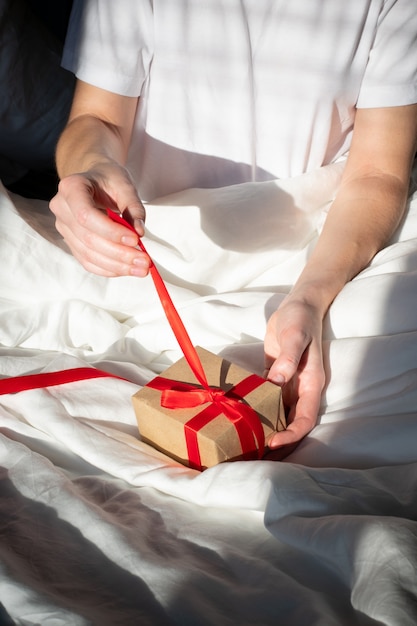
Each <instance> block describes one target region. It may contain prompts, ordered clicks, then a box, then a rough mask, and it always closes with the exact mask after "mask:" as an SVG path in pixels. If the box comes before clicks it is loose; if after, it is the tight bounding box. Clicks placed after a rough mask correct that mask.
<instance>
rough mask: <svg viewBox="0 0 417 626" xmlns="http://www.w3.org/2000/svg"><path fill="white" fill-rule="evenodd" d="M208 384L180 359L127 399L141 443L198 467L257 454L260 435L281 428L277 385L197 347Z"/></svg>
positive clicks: (282, 419)
mask: <svg viewBox="0 0 417 626" xmlns="http://www.w3.org/2000/svg"><path fill="white" fill-rule="evenodd" d="M196 351H197V354H198V356H199V358H200V360H201V364H202V366H203V368H204V372H205V375H206V378H207V383H208V386H209V388H203V387H202V385H201V384H200V383H199V382H198V381H197V379H196V377H195V375H194V374H193V371H192V370H191V368H190V366H189V363H188V362H187V360H186V359H185V358H182V359H180V360H179V361H177V362H176V363H174V364H173V365H171V366H170V367H169V368H168V369H167V370H165V371H164V372H163V373H162V374H161V376H157V377H156V378H154V379H153V380H151V381H150V382H149V383H148V384H147V385H146V386H145V387H143V388H142V389H140V390H139V391H138V392H137V393H136V394H135V395H134V396H133V398H132V401H133V406H134V409H135V414H136V418H137V422H138V426H139V431H140V434H141V438H142V440H143V441H146V442H147V443H149V444H151V445H152V446H154V447H155V448H157V449H158V450H160V451H162V452H164V453H165V454H167V455H168V456H170V457H172V458H174V459H176V460H177V461H180V462H181V463H183V464H184V465H188V466H190V467H193V468H195V469H199V470H203V469H206V468H208V467H211V466H213V465H217V464H218V463H222V462H224V461H234V460H242V459H245V460H250V459H258V458H262V456H263V454H264V443H265V438H266V437H268V436H269V435H270V434H272V433H273V432H274V431H278V430H283V429H284V428H285V414H284V408H283V404H282V397H281V389H280V388H279V387H278V386H277V385H274V384H273V383H271V382H269V381H267V380H265V379H264V378H261V377H260V376H257V375H256V374H251V373H250V372H247V371H246V370H244V369H243V368H241V367H239V366H237V365H235V364H233V363H231V362H229V361H227V360H226V359H223V358H222V357H220V356H217V355H215V354H213V353H211V352H209V351H207V350H204V349H203V348H199V347H197V348H196Z"/></svg>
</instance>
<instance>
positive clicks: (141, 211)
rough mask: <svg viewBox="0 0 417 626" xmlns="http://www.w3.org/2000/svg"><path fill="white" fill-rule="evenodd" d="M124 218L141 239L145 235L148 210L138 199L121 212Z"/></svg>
mask: <svg viewBox="0 0 417 626" xmlns="http://www.w3.org/2000/svg"><path fill="white" fill-rule="evenodd" d="M121 214H122V216H123V218H124V219H125V220H126V221H127V222H128V223H129V224H131V226H133V228H134V229H135V231H136V232H137V233H138V235H139V237H143V235H144V234H145V219H146V210H145V207H144V206H143V204H142V202H141V201H140V200H139V198H138V197H136V198H135V199H132V201H130V202H128V203H127V205H126V207H125V208H124V209H122V210H121Z"/></svg>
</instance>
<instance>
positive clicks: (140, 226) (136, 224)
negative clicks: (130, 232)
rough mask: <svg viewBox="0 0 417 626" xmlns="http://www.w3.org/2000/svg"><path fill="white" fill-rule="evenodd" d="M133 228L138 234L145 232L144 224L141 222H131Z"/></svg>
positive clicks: (137, 220) (136, 220)
mask: <svg viewBox="0 0 417 626" xmlns="http://www.w3.org/2000/svg"><path fill="white" fill-rule="evenodd" d="M133 227H134V229H135V230H137V231H138V232H140V233H144V232H145V222H144V221H143V220H140V219H135V220H134V221H133Z"/></svg>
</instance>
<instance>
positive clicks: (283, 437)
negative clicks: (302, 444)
mask: <svg viewBox="0 0 417 626" xmlns="http://www.w3.org/2000/svg"><path fill="white" fill-rule="evenodd" d="M320 398H321V391H320V389H318V388H317V389H314V390H311V391H308V392H307V391H306V392H304V393H303V394H302V395H300V397H299V399H298V402H297V404H296V406H295V408H294V409H293V410H291V411H290V414H289V416H288V425H287V428H286V430H283V431H280V432H278V433H274V434H272V435H271V437H270V438H269V440H268V446H269V447H270V448H279V447H281V446H288V445H291V444H295V443H297V442H299V441H301V439H303V438H304V437H305V436H306V435H307V434H308V433H309V432H310V431H311V430H312V429H313V428H314V426H315V425H316V422H317V415H318V412H319V408H320Z"/></svg>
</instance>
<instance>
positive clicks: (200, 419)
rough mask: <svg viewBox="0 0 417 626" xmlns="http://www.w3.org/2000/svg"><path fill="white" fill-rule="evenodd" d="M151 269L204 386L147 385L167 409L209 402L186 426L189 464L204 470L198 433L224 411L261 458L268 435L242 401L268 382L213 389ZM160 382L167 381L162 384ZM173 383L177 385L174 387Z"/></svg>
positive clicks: (246, 452) (254, 379)
mask: <svg viewBox="0 0 417 626" xmlns="http://www.w3.org/2000/svg"><path fill="white" fill-rule="evenodd" d="M107 215H108V216H109V217H110V218H111V219H112V220H113V221H115V222H117V223H119V224H122V225H123V226H126V227H127V228H129V229H130V230H132V231H133V232H134V233H135V234H136V235H137V233H136V231H135V229H134V228H133V226H132V225H131V224H129V222H127V221H126V220H125V219H123V217H121V215H119V214H117V213H115V212H114V211H111V210H110V209H107ZM138 246H139V247H140V249H141V250H142V251H143V252H145V254H147V256H148V257H149V254H148V253H147V251H146V248H145V246H144V245H143V242H142V240H141V239H140V238H139V237H138ZM149 258H150V257H149ZM149 271H150V273H151V276H152V279H153V281H154V283H155V287H156V290H157V292H158V295H159V298H160V300H161V303H162V306H163V309H164V311H165V315H166V317H167V319H168V322H169V324H170V326H171V328H172V330H173V332H174V335H175V337H176V338H177V341H178V343H179V345H180V347H181V350H182V352H183V354H184V356H185V358H186V361H187V362H188V364H189V366H190V367H191V370H192V371H193V373H194V375H195V377H196V378H197V380H198V381H199V383H200V384H201V386H202V389H199V388H196V387H195V386H194V385H187V384H185V383H176V382H175V383H174V381H168V380H167V379H164V378H160V377H158V378H156V379H154V380H153V381H151V382H150V383H148V385H147V386H148V387H153V388H157V387H156V385H159V388H160V389H161V391H162V396H161V405H162V406H165V407H166V408H187V407H190V406H200V405H201V404H205V403H207V402H208V403H210V405H209V406H208V407H207V408H205V409H203V410H202V411H201V412H200V413H198V414H197V415H196V416H194V417H193V418H192V419H191V420H189V421H188V422H187V423H186V424H185V426H184V428H185V439H186V445H187V453H188V459H189V462H190V466H191V467H194V468H196V469H201V457H200V451H199V448H198V442H197V433H198V431H199V430H201V429H202V428H203V427H204V426H205V425H206V424H208V423H209V422H210V421H211V420H213V419H214V418H215V417H217V416H218V415H220V414H221V413H223V414H224V415H225V416H226V417H227V418H228V419H229V420H230V421H231V422H233V424H234V425H235V428H236V431H237V433H238V436H239V439H240V442H241V446H242V456H243V458H247V457H249V458H251V459H252V458H259V459H260V458H262V456H263V453H264V448H265V436H264V431H263V428H262V424H261V423H260V420H259V417H258V414H257V413H256V411H254V409H252V408H251V407H250V406H249V405H247V404H245V403H244V402H243V396H245V395H247V394H248V393H249V391H250V390H252V389H255V388H256V387H258V386H259V385H260V384H262V383H263V382H265V381H264V380H263V379H262V378H260V377H259V376H256V375H255V374H253V375H251V376H248V377H247V378H246V379H244V380H243V381H241V382H240V383H239V384H238V385H237V386H235V387H234V388H233V389H232V390H229V391H227V392H225V391H223V389H218V388H216V389H213V388H211V387H210V386H209V384H208V382H207V378H206V374H205V372H204V368H203V365H202V363H201V361H200V358H199V356H198V354H197V351H196V349H195V348H194V346H193V344H192V342H191V339H190V337H189V335H188V333H187V331H186V329H185V326H184V324H183V322H182V320H181V318H180V316H179V315H178V312H177V310H176V308H175V306H174V303H173V302H172V300H171V297H170V295H169V293H168V291H167V288H166V287H165V283H164V281H163V280H162V278H161V275H160V274H159V272H158V270H157V268H156V267H155V265H154V263H153V262H152V260H150V266H149ZM155 381H158V382H155ZM161 381H164V382H163V383H162V382H161ZM174 384H175V388H174V387H173V386H172V385H174ZM184 392H186V393H184ZM169 398H171V400H169ZM173 398H174V399H173ZM190 401H191V402H192V404H191V405H190V404H189V402H190ZM166 402H170V406H168V405H167V404H163V403H166Z"/></svg>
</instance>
